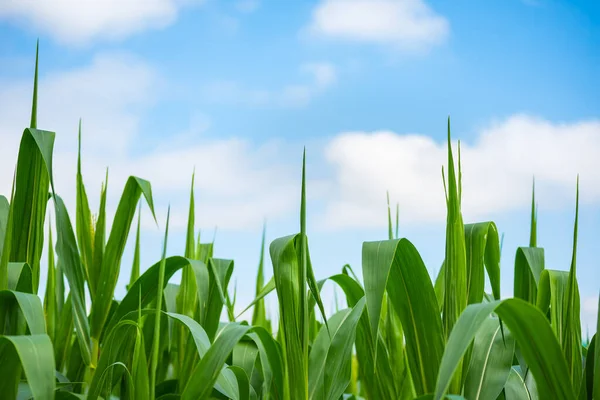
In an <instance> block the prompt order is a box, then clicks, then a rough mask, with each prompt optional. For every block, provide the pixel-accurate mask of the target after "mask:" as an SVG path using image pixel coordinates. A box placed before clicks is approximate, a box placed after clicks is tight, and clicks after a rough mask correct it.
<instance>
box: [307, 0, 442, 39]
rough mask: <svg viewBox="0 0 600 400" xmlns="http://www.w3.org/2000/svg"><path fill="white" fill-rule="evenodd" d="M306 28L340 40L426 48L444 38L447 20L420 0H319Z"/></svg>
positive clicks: (318, 34)
mask: <svg viewBox="0 0 600 400" xmlns="http://www.w3.org/2000/svg"><path fill="white" fill-rule="evenodd" d="M308 30H309V32H310V33H312V34H313V35H315V36H320V37H326V38H332V39H338V40H343V41H352V42H362V43H375V44H382V45H388V46H392V47H394V48H397V49H402V50H426V49H428V48H430V47H431V46H434V45H437V44H439V43H442V42H443V41H444V40H445V39H446V38H447V36H448V34H449V31H450V24H449V22H448V20H447V19H446V18H444V17H443V16H441V15H439V14H437V13H436V12H435V11H434V10H433V9H432V8H431V7H430V6H429V5H427V4H426V2H424V1H422V0H322V1H321V2H320V3H319V4H318V5H317V7H316V8H315V9H314V10H313V14H312V20H311V22H310V25H309V27H308Z"/></svg>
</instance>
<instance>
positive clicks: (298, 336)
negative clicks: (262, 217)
mask: <svg viewBox="0 0 600 400" xmlns="http://www.w3.org/2000/svg"><path fill="white" fill-rule="evenodd" d="M295 239H296V236H294V235H292V236H286V237H283V238H279V239H276V240H275V241H273V242H272V243H271V246H270V253H271V260H272V261H273V276H274V281H275V287H276V290H277V297H278V299H279V316H280V332H281V333H282V336H283V343H282V344H283V351H284V354H285V356H284V360H286V363H287V365H286V371H287V384H286V385H287V386H288V387H289V388H290V397H291V398H294V399H306V398H307V397H308V371H307V369H308V354H307V353H308V349H307V348H306V349H305V346H304V343H305V342H306V343H308V338H307V337H306V336H307V335H308V332H305V330H304V327H305V325H308V315H305V314H306V313H307V312H308V310H307V308H308V307H307V306H306V305H304V303H305V302H306V275H303V274H302V272H301V267H300V262H299V259H298V253H297V248H296V243H297V241H296V240H295Z"/></svg>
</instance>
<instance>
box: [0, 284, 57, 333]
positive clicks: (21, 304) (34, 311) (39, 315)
mask: <svg viewBox="0 0 600 400" xmlns="http://www.w3.org/2000/svg"><path fill="white" fill-rule="evenodd" d="M11 315H12V316H13V317H16V316H17V315H18V316H22V317H23V319H24V321H25V324H26V326H27V328H28V329H29V332H30V334H32V335H40V334H45V333H46V324H45V323H44V310H43V308H42V303H41V301H40V298H39V297H38V296H37V295H34V294H31V293H23V292H15V291H12V290H1V291H0V330H1V334H4V335H13V334H15V333H18V332H17V331H15V329H16V327H15V326H14V324H8V323H7V321H6V320H7V319H11ZM11 325H13V328H15V329H10V328H9V326H11Z"/></svg>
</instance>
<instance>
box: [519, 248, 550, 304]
mask: <svg viewBox="0 0 600 400" xmlns="http://www.w3.org/2000/svg"><path fill="white" fill-rule="evenodd" d="M543 271H544V249H542V248H539V247H519V248H518V249H517V254H516V256H515V277H514V293H515V297H517V298H519V299H523V300H525V301H528V302H530V303H532V304H535V303H536V299H537V297H538V294H537V292H538V284H539V281H540V277H541V275H542V272H543Z"/></svg>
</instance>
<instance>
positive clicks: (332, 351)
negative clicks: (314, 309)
mask: <svg viewBox="0 0 600 400" xmlns="http://www.w3.org/2000/svg"><path fill="white" fill-rule="evenodd" d="M365 302H366V299H365V298H363V299H361V300H359V301H358V303H356V305H355V306H354V307H353V308H352V311H351V312H350V313H349V314H348V316H347V317H346V318H345V319H344V321H343V322H342V323H341V325H340V328H339V329H338V330H337V332H336V334H335V335H332V337H331V344H330V346H329V349H328V352H327V360H326V362H325V364H326V365H325V374H324V375H325V396H326V397H325V398H326V399H329V400H337V399H339V398H340V396H341V395H342V393H344V390H345V389H346V388H347V387H348V385H349V384H350V377H351V356H352V346H353V343H354V339H355V336H356V326H357V324H358V321H359V319H360V316H361V315H362V313H363V309H364V307H365ZM325 330H326V331H327V329H325Z"/></svg>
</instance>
